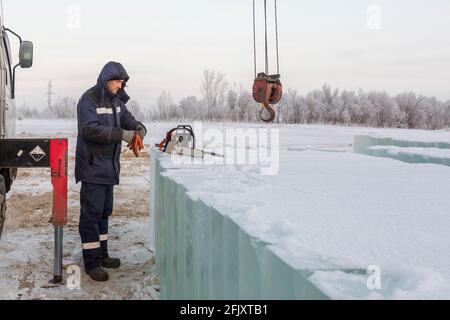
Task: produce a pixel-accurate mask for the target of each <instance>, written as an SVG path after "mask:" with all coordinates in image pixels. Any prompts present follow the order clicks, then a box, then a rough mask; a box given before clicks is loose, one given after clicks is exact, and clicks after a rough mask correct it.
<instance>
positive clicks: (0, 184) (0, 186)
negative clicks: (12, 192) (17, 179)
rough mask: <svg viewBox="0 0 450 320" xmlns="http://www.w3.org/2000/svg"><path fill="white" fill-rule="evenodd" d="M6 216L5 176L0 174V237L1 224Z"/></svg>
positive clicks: (0, 231) (0, 233)
mask: <svg viewBox="0 0 450 320" xmlns="http://www.w3.org/2000/svg"><path fill="white" fill-rule="evenodd" d="M5 218H6V183H5V178H3V176H2V175H0V238H1V237H2V232H3V225H4V224H5Z"/></svg>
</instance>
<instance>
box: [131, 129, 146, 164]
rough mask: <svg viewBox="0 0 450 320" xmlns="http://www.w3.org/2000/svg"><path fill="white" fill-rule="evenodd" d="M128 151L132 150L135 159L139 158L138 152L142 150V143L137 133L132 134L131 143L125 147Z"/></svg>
mask: <svg viewBox="0 0 450 320" xmlns="http://www.w3.org/2000/svg"><path fill="white" fill-rule="evenodd" d="M127 147H128V149H130V150H133V152H134V155H135V156H136V158H139V151H141V150H143V149H144V143H143V142H142V139H141V136H140V135H139V133H137V132H136V133H135V134H134V138H133V140H132V141H131V143H129V144H128V145H127Z"/></svg>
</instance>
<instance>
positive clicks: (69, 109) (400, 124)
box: [17, 70, 450, 130]
mask: <svg viewBox="0 0 450 320" xmlns="http://www.w3.org/2000/svg"><path fill="white" fill-rule="evenodd" d="M200 89H201V93H202V96H201V97H200V98H199V97H196V96H187V97H184V98H182V99H181V100H180V101H178V102H175V101H174V99H173V98H172V96H171V94H170V92H169V91H163V92H162V93H161V94H160V95H159V97H158V98H157V100H156V103H155V105H154V106H146V107H141V105H140V104H139V103H138V102H137V101H136V100H131V101H130V102H129V103H128V104H127V107H128V109H129V110H130V111H131V112H132V113H133V114H134V115H135V117H136V118H138V119H143V120H144V121H148V122H149V121H158V120H159V121H194V120H199V121H212V122H214V121H229V122H259V121H260V120H259V112H258V110H259V109H258V108H259V106H258V104H256V103H255V102H254V101H253V98H252V93H251V92H250V91H249V90H246V89H244V88H243V87H242V86H240V87H236V85H230V84H229V82H228V81H227V80H226V77H225V75H224V74H223V73H221V72H216V71H212V70H206V71H204V74H203V78H202V82H201V88H200ZM76 105H77V100H75V99H74V98H71V97H64V98H58V99H57V100H56V101H55V102H54V103H53V104H52V106H51V108H46V109H42V110H40V109H37V108H36V107H33V108H32V107H28V106H27V105H26V104H24V105H22V106H20V107H18V108H17V114H18V118H19V119H30V118H31V119H76ZM275 109H276V111H277V118H276V119H275V122H276V123H286V124H332V125H346V126H349V125H360V126H367V127H386V128H387V127H390V128H407V129H429V130H437V129H443V128H449V127H450V100H449V101H440V100H438V99H436V98H434V97H425V96H422V95H417V94H415V93H413V92H405V93H401V94H398V95H396V96H390V95H389V94H388V93H387V92H384V91H370V92H365V91H363V90H358V91H348V90H339V89H336V88H332V87H331V86H329V85H327V84H325V85H323V87H322V88H321V89H320V90H314V91H311V92H308V93H305V94H299V93H298V91H296V90H293V89H288V90H286V91H285V92H284V95H283V98H282V100H281V102H280V103H279V104H278V105H276V106H275Z"/></svg>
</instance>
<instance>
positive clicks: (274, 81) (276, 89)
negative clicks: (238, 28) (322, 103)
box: [253, 0, 282, 122]
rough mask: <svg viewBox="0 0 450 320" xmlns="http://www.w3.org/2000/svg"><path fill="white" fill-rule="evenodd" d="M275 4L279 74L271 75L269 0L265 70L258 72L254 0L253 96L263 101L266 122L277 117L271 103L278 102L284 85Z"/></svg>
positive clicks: (276, 15)
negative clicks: (267, 114)
mask: <svg viewBox="0 0 450 320" xmlns="http://www.w3.org/2000/svg"><path fill="white" fill-rule="evenodd" d="M274 5H275V36H276V58H277V61H276V63H277V74H276V75H269V66H270V64H269V40H268V38H269V37H268V19H267V0H264V53H265V72H264V73H259V74H258V72H257V68H258V67H257V62H258V61H257V49H256V0H253V60H254V68H255V83H254V85H253V97H254V99H255V101H256V102H258V103H261V109H260V115H259V116H260V118H261V120H262V121H264V122H272V121H273V120H274V119H275V117H276V114H275V110H274V109H273V108H272V107H271V106H270V104H277V103H278V102H279V101H280V99H281V95H282V85H281V82H280V80H279V79H280V58H279V38H278V6H277V0H274ZM265 110H267V111H268V112H269V118H263V116H262V115H263V112H264V111H265Z"/></svg>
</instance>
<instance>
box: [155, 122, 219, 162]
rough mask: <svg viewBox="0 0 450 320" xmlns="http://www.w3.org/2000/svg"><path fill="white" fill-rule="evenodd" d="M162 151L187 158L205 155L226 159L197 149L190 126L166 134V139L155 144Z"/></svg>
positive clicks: (182, 126) (178, 127)
mask: <svg viewBox="0 0 450 320" xmlns="http://www.w3.org/2000/svg"><path fill="white" fill-rule="evenodd" d="M155 147H157V148H158V149H159V150H160V151H162V152H165V153H169V154H176V155H179V156H187V157H191V158H202V159H203V158H204V157H205V155H210V156H213V157H224V156H223V155H220V154H217V153H215V152H206V151H203V150H199V149H196V148H195V134H194V130H193V129H192V127H191V126H190V125H180V126H177V127H176V128H173V129H172V130H170V131H168V132H167V133H166V137H165V138H164V139H163V140H162V141H161V142H160V143H158V144H155Z"/></svg>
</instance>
